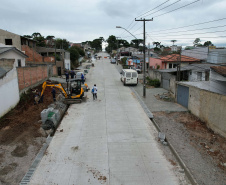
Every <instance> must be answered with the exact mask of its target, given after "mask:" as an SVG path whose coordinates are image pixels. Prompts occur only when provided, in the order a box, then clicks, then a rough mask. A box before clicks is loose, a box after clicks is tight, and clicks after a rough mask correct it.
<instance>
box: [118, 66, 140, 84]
mask: <svg viewBox="0 0 226 185" xmlns="http://www.w3.org/2000/svg"><path fill="white" fill-rule="evenodd" d="M121 81H122V82H123V84H124V85H127V84H128V85H130V84H131V85H132V84H134V85H137V84H138V73H137V71H135V70H133V69H123V70H122V72H121Z"/></svg>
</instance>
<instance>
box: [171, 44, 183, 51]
mask: <svg viewBox="0 0 226 185" xmlns="http://www.w3.org/2000/svg"><path fill="white" fill-rule="evenodd" d="M170 48H171V51H172V52H177V51H180V50H181V49H182V47H181V46H177V45H172V46H170Z"/></svg>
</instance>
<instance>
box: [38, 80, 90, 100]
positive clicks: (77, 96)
mask: <svg viewBox="0 0 226 185" xmlns="http://www.w3.org/2000/svg"><path fill="white" fill-rule="evenodd" d="M47 86H49V87H56V88H58V89H60V90H61V93H62V95H63V96H64V103H65V104H74V103H81V102H82V99H83V98H86V97H85V95H84V93H85V92H87V91H88V90H89V88H88V85H87V84H84V86H83V87H82V81H81V80H80V79H76V80H71V81H70V82H67V88H66V89H65V88H64V87H63V85H62V84H61V83H58V84H47V82H46V81H45V82H44V83H43V84H42V92H41V94H40V97H42V95H43V93H44V91H45V89H46V87H47Z"/></svg>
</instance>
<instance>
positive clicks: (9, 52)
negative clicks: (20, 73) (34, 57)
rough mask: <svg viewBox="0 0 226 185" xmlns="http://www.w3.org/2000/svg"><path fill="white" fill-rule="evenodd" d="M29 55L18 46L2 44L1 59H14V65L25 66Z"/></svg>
mask: <svg viewBox="0 0 226 185" xmlns="http://www.w3.org/2000/svg"><path fill="white" fill-rule="evenodd" d="M27 57H28V56H27V55H25V54H24V53H23V52H22V51H20V50H19V49H17V48H16V47H9V46H5V45H3V44H0V59H13V60H14V64H13V67H23V66H25V59H26V58H27Z"/></svg>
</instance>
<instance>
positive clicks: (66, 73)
mask: <svg viewBox="0 0 226 185" xmlns="http://www.w3.org/2000/svg"><path fill="white" fill-rule="evenodd" d="M65 76H66V82H68V80H69V73H68V72H67V71H66V72H65Z"/></svg>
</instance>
